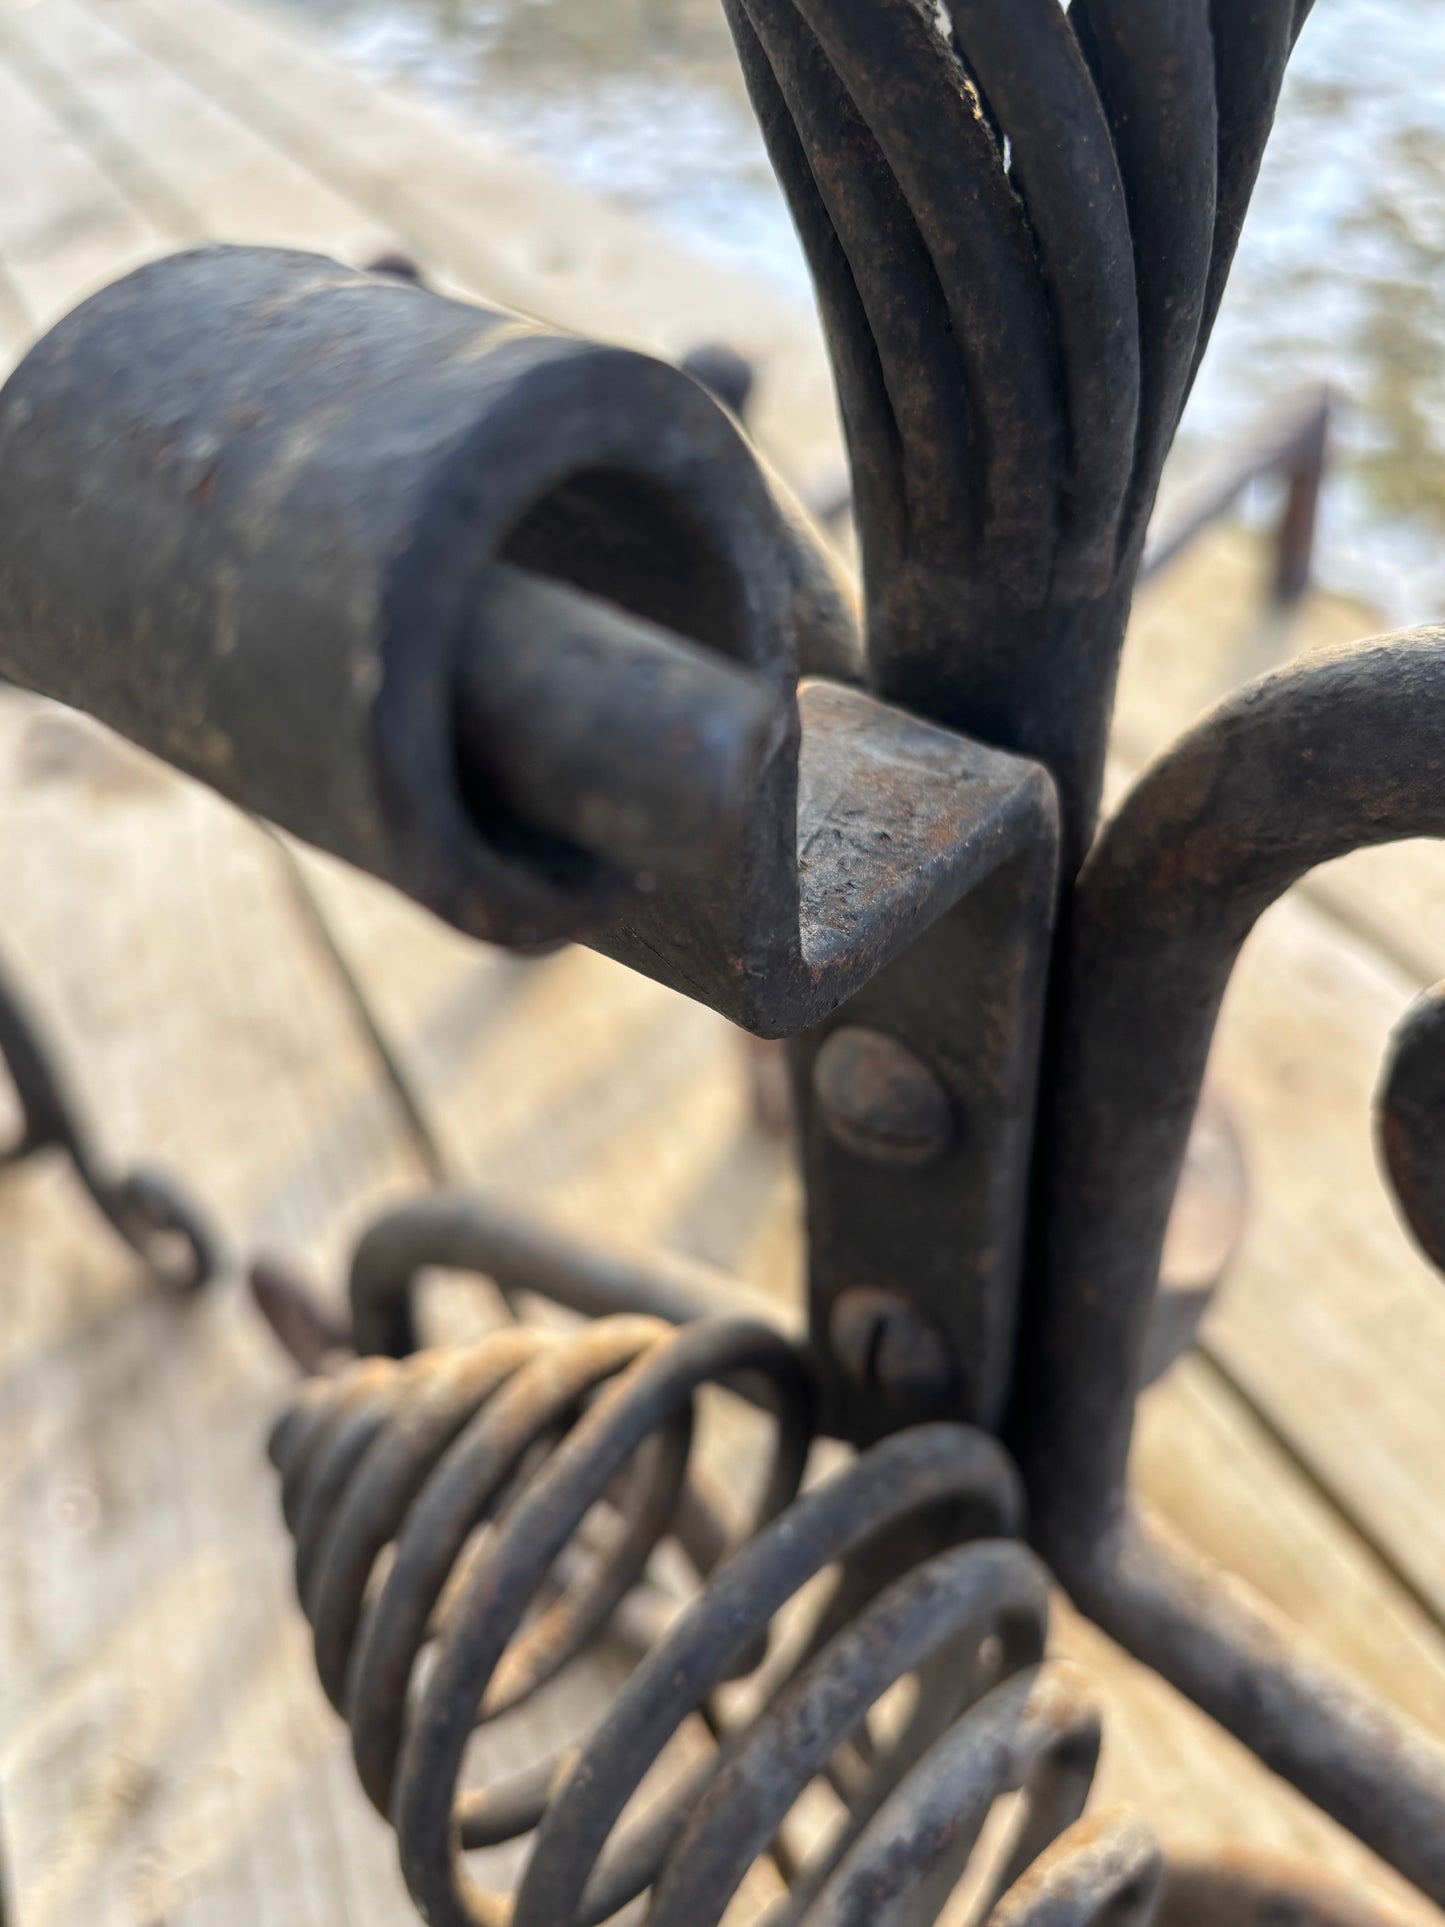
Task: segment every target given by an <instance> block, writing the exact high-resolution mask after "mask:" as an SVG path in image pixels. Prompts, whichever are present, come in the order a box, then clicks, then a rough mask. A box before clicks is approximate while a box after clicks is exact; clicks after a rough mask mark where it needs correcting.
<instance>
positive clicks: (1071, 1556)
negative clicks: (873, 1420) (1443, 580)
mask: <svg viewBox="0 0 1445 1927" xmlns="http://www.w3.org/2000/svg"><path fill="white" fill-rule="evenodd" d="M1442 715H1445V630H1442V629H1425V630H1420V631H1418V632H1415V633H1414V634H1412V635H1407V636H1396V637H1388V638H1385V639H1384V640H1377V641H1371V642H1366V643H1362V644H1357V645H1355V646H1354V647H1352V648H1350V649H1347V650H1343V651H1340V652H1338V653H1334V654H1330V655H1325V656H1319V657H1314V658H1311V659H1309V660H1307V661H1305V662H1302V663H1300V664H1298V665H1295V666H1294V667H1291V668H1289V669H1286V670H1282V671H1280V672H1278V673H1277V674H1275V675H1272V676H1268V677H1266V678H1264V679H1263V680H1262V681H1260V682H1257V683H1255V684H1253V685H1252V686H1250V687H1249V688H1246V689H1244V690H1242V691H1240V692H1239V693H1237V694H1236V695H1234V696H1232V697H1231V698H1230V699H1229V700H1228V701H1227V702H1225V703H1224V704H1223V705H1222V706H1221V707H1220V708H1219V709H1217V710H1216V711H1215V712H1214V713H1213V714H1212V715H1211V716H1210V717H1208V718H1207V719H1206V720H1205V721H1204V722H1203V723H1202V724H1201V725H1200V726H1199V727H1198V728H1197V729H1195V730H1194V731H1192V732H1191V733H1190V734H1189V735H1187V736H1186V737H1185V738H1184V739H1183V740H1182V741H1181V742H1180V743H1178V744H1177V745H1176V746H1175V747H1174V748H1173V749H1172V750H1171V751H1169V753H1168V754H1167V755H1165V756H1164V757H1163V758H1162V759H1161V760H1160V761H1159V762H1158V763H1156V764H1155V765H1154V766H1153V767H1152V768H1151V769H1150V770H1148V771H1146V773H1145V774H1144V776H1143V777H1142V778H1141V779H1140V781H1139V782H1138V784H1137V785H1136V786H1135V788H1134V790H1133V791H1132V792H1131V794H1130V795H1129V797H1128V798H1127V799H1126V801H1125V802H1124V804H1123V805H1122V807H1121V808H1120V810H1119V812H1118V814H1117V815H1116V816H1115V817H1114V819H1113V820H1112V821H1111V822H1110V824H1109V825H1108V826H1107V828H1106V829H1105V830H1104V832H1103V834H1102V836H1101V837H1100V840H1099V843H1098V845H1097V846H1096V848H1095V850H1094V852H1093V854H1092V855H1091V856H1090V858H1089V861H1088V862H1087V863H1086V864H1085V866H1084V869H1083V872H1082V873H1081V875H1080V878H1079V883H1078V888H1077V891H1076V894H1075V897H1074V902H1073V915H1072V926H1071V929H1070V931H1069V933H1068V938H1067V951H1066V956H1065V960H1064V966H1063V981H1062V984H1061V988H1060V1007H1059V1011H1058V1015H1057V1031H1056V1038H1055V1044H1056V1056H1055V1076H1054V1081H1053V1084H1052V1087H1051V1089H1050V1091H1049V1098H1048V1105H1049V1108H1048V1115H1047V1118H1046V1120H1045V1124H1044V1137H1043V1153H1042V1157H1041V1160H1040V1165H1039V1172H1040V1177H1039V1184H1040V1191H1039V1195H1038V1197H1037V1200H1036V1206H1035V1214H1034V1215H1035V1227H1036V1245H1035V1257H1034V1265H1033V1273H1032V1280H1031V1294H1030V1297H1029V1299H1028V1301H1027V1302H1026V1307H1025V1312H1024V1318H1023V1340H1022V1353H1021V1360H1020V1378H1019V1387H1018V1393H1017V1399H1016V1408H1015V1411H1014V1414H1013V1422H1012V1428H1011V1429H1012V1434H1013V1438H1014V1442H1015V1445H1016V1449H1017V1451H1018V1453H1019V1456H1020V1458H1021V1461H1022V1463H1023V1467H1024V1472H1025V1476H1026V1478H1027V1480H1028V1483H1029V1491H1030V1504H1031V1529H1032V1533H1033V1536H1034V1537H1035V1539H1036V1541H1037V1543H1038V1544H1039V1545H1040V1547H1041V1549H1042V1550H1043V1551H1044V1552H1045V1554H1046V1556H1047V1557H1048V1558H1049V1560H1050V1562H1051V1563H1052V1565H1053V1566H1054V1569H1055V1570H1056V1572H1057V1573H1058V1575H1059V1577H1060V1579H1061V1580H1062V1582H1063V1583H1064V1585H1065V1586H1066V1587H1067V1588H1068V1589H1069V1591H1070V1592H1071V1594H1073V1596H1074V1597H1075V1599H1076V1601H1077V1603H1078V1604H1079V1605H1080V1606H1081V1607H1082V1608H1083V1610H1084V1611H1086V1612H1088V1613H1089V1614H1090V1616H1091V1617H1093V1618H1095V1619H1096V1620H1098V1622H1099V1623H1100V1624H1101V1625H1103V1626H1104V1627H1105V1629H1106V1630H1109V1631H1111V1632H1113V1633H1114V1635H1115V1636H1116V1637H1118V1638H1120V1639H1121V1640H1122V1641H1123V1642H1124V1644H1125V1645H1126V1646H1128V1647H1129V1649H1130V1650H1131V1651H1133V1652H1135V1653H1137V1654H1138V1655H1139V1656H1140V1657H1141V1658H1143V1659H1144V1660H1145V1661H1146V1662H1147V1663H1149V1664H1151V1665H1153V1666H1154V1667H1156V1668H1157V1670H1159V1671H1160V1672H1162V1673H1163V1674H1164V1675H1165V1676H1166V1677H1167V1678H1169V1679H1171V1680H1172V1681H1173V1682H1174V1683H1175V1684H1176V1685H1178V1686H1180V1687H1181V1688H1182V1689H1183V1690H1184V1691H1185V1692H1187V1693H1189V1694H1190V1696H1191V1697H1193V1698H1194V1699H1196V1700H1197V1701H1198V1702H1199V1703H1200V1704H1201V1705H1203V1706H1204V1707H1206V1709H1207V1710H1209V1711H1210V1712H1212V1713H1213V1714H1214V1715H1215V1716H1216V1717H1217V1718H1219V1719H1221V1720H1222V1721H1223V1722H1224V1723H1225V1724H1226V1725H1227V1726H1229V1727H1230V1728H1231V1729H1232V1730H1233V1731H1234V1732H1235V1733H1237V1734H1238V1735H1239V1737H1240V1738H1242V1739H1243V1740H1244V1741H1245V1742H1246V1744H1248V1745H1249V1746H1250V1747H1252V1748H1253V1750H1254V1751H1256V1752H1257V1753H1259V1754H1260V1755H1261V1757H1263V1758H1265V1759H1266V1760H1267V1761H1269V1763H1270V1764H1271V1765H1273V1766H1275V1767H1276V1768H1277V1769H1278V1770H1279V1771H1280V1772H1282V1773H1284V1774H1285V1775H1286V1776H1287V1777H1288V1778H1289V1779H1291V1780H1293V1781H1294V1783H1295V1784H1296V1785H1298V1786H1300V1787H1301V1788H1302V1790H1303V1791H1305V1792H1306V1793H1307V1794H1309V1796H1310V1797H1311V1798H1313V1799H1314V1800H1315V1801H1316V1802H1317V1803H1318V1804H1319V1805H1321V1806H1322V1807H1324V1808H1325V1809H1326V1810H1327V1811H1329V1812H1331V1813H1333V1814H1334V1815H1335V1816H1336V1817H1337V1818H1338V1819H1340V1820H1341V1821H1342V1822H1343V1823H1344V1824H1345V1825H1346V1826H1348V1827H1350V1828H1351V1829H1352V1830H1353V1831H1355V1832H1356V1833H1357V1834H1359V1835H1360V1837H1361V1838H1363V1839H1365V1840H1366V1841H1367V1842H1368V1843H1369V1844H1371V1845H1373V1846H1374V1847H1375V1848H1376V1850H1377V1851H1379V1852H1380V1853H1382V1854H1383V1855H1384V1856H1385V1857H1386V1858H1387V1859H1389V1860H1390V1861H1391V1862H1392V1863H1393V1864H1394V1865H1395V1866H1397V1867H1399V1868H1400V1869H1401V1871H1402V1872H1404V1873H1406V1874H1407V1876H1408V1877H1409V1878H1411V1879H1413V1880H1415V1881H1416V1882H1417V1884H1419V1885H1420V1886H1421V1887H1422V1888H1423V1889H1424V1890H1425V1891H1426V1892H1428V1893H1430V1894H1431V1895H1432V1896H1433V1897H1435V1898H1436V1899H1437V1900H1441V1899H1445V1831H1442V1829H1441V1827H1440V1825H1439V1816H1440V1813H1441V1812H1442V1810H1445V1749H1442V1748H1441V1747H1440V1746H1439V1745H1438V1743H1436V1742H1433V1741H1431V1740H1429V1739H1427V1738H1426V1737H1425V1736H1424V1735H1423V1734H1418V1735H1417V1734H1416V1733H1414V1732H1413V1731H1411V1730H1410V1729H1409V1728H1408V1726H1405V1725H1402V1724H1400V1723H1398V1722H1397V1721H1395V1720H1394V1719H1393V1718H1392V1717H1391V1716H1390V1715H1389V1714H1388V1713H1387V1712H1386V1711H1385V1709H1384V1708H1383V1707H1382V1706H1380V1705H1379V1704H1378V1702H1376V1701H1374V1700H1373V1699H1372V1697H1371V1696H1370V1695H1369V1694H1367V1693H1365V1692H1363V1691H1361V1690H1360V1689H1359V1688H1358V1687H1356V1686H1354V1685H1353V1684H1352V1683H1351V1682H1349V1681H1348V1680H1347V1679H1346V1678H1343V1677H1342V1676H1340V1675H1338V1674H1337V1673H1336V1672H1335V1671H1334V1670H1333V1669H1331V1668H1329V1667H1326V1666H1323V1665H1321V1664H1318V1663H1316V1662H1314V1661H1312V1660H1309V1659H1307V1658H1304V1657H1302V1656H1301V1654H1300V1652H1299V1650H1298V1646H1297V1642H1296V1641H1295V1640H1294V1639H1293V1637H1292V1636H1291V1635H1290V1633H1289V1632H1288V1630H1287V1629H1285V1628H1283V1627H1281V1626H1280V1625H1278V1624H1277V1623H1276V1622H1275V1621H1274V1619H1273V1616H1272V1615H1270V1614H1269V1613H1267V1612H1266V1611H1264V1610H1263V1609H1261V1608H1259V1607H1256V1606H1255V1605H1254V1604H1252V1603H1251V1602H1250V1601H1249V1600H1248V1598H1247V1596H1246V1595H1243V1594H1241V1593H1238V1592H1236V1591H1234V1590H1226V1589H1225V1588H1224V1587H1223V1586H1221V1585H1220V1583H1219V1582H1218V1576H1217V1575H1215V1574H1213V1573H1212V1572H1211V1571H1210V1570H1209V1569H1208V1568H1207V1567H1205V1566H1204V1565H1203V1563H1202V1562H1198V1561H1195V1560H1193V1559H1192V1558H1190V1557H1188V1556H1187V1555H1184V1554H1183V1553H1182V1552H1181V1551H1180V1550H1178V1549H1177V1548H1175V1547H1173V1546H1172V1545H1170V1544H1168V1543H1166V1542H1165V1541H1164V1540H1163V1539H1162V1538H1161V1537H1160V1535H1159V1533H1158V1532H1157V1530H1155V1529H1153V1528H1151V1527H1149V1526H1148V1525H1147V1524H1146V1523H1145V1521H1144V1520H1143V1519H1142V1518H1141V1517H1140V1516H1139V1514H1138V1513H1137V1511H1136V1510H1135V1509H1133V1508H1131V1507H1130V1505H1129V1501H1128V1493H1127V1484H1126V1478H1127V1465H1128V1455H1129V1445H1130V1439H1131V1436H1132V1431H1133V1422H1134V1404H1135V1399H1136V1397H1137V1395H1138V1392H1139V1390H1140V1389H1141V1385H1142V1377H1143V1363H1144V1356H1145V1347H1146V1343H1147V1336H1148V1330H1149V1321H1150V1316H1151V1311H1152V1306H1153V1300H1154V1294H1155V1287H1156V1283H1157V1279H1158V1275H1159V1262H1160V1256H1161V1253H1162V1249H1163V1242H1164V1232H1165V1227H1166V1225H1167V1221H1168V1215H1169V1209H1170V1205H1171V1202H1172V1199H1173V1196H1174V1191H1175V1187H1176V1184H1177V1182H1178V1178H1179V1173H1180V1169H1181V1166H1182V1163H1183V1158H1184V1152H1185V1147H1186V1144H1187V1141H1188V1135H1189V1129H1190V1124H1191V1121H1192V1119H1193V1116H1194V1111H1195V1107H1196V1104H1197V1102H1198V1098H1199V1092H1200V1088H1201V1084H1202V1080H1203V1076H1204V1069H1205V1062H1206V1059H1207V1057H1208V1052H1209V1045H1210V1040H1211V1038H1212V1036H1213V1033H1214V1026H1215V1021H1216V1018H1217V1015H1218V1012H1219V1008H1220V1003H1221V1000H1222V998H1223V995H1224V992H1225V989H1226V987H1227V985H1228V982H1229V978H1230V975H1231V973H1232V971H1233V968H1234V964H1235V961H1236V959H1237V957H1238V955H1239V952H1240V948H1241V946H1242V945H1243V943H1244V941H1245V938H1246V937H1247V936H1248V934H1249V932H1250V930H1251V929H1252V928H1253V927H1254V924H1255V922H1256V921H1257V920H1258V918H1259V917H1260V915H1261V914H1262V913H1263V911H1264V910H1266V909H1267V908H1268V907H1269V905H1270V904H1271V903H1273V902H1274V901H1275V900H1276V899H1277V898H1278V897H1279V896H1281V895H1282V894H1283V892H1284V891H1285V890H1286V889H1287V888H1288V887H1289V886H1290V885H1291V884H1292V883H1294V882H1295V881H1296V880H1297V879H1298V878H1300V877H1301V876H1303V875H1304V874H1305V873H1306V872H1307V871H1309V870H1311V869H1313V868H1314V867H1315V866H1316V865H1317V864H1320V863H1324V862H1327V861H1329V860H1330V859H1331V858H1334V857H1338V856H1343V855H1345V854H1346V853H1348V852H1349V851H1351V850H1356V849H1361V848H1364V847H1367V846H1370V845H1374V844H1380V843H1387V842H1392V841H1395V840H1397V839H1400V838H1405V837H1412V836H1441V835H1445V763H1442V759H1441V756H1440V725H1441V717H1442ZM1362 746H1364V747H1365V749H1366V752H1367V753H1366V754H1365V755H1363V756H1362V755H1361V749H1362ZM1437 1037H1438V1005H1437V1006H1426V1008H1425V1010H1424V1011H1423V1013H1421V1014H1419V1015H1417V1017H1416V1018H1415V1020H1414V1021H1413V1022H1412V1024H1411V1025H1409V1026H1408V1027H1407V1030H1406V1032H1405V1034H1404V1036H1403V1038H1402V1041H1401V1045H1400V1047H1399V1049H1398V1051H1397V1056H1396V1062H1395V1068H1394V1072H1393V1074H1392V1076H1391V1078H1390V1080H1389V1082H1388V1084H1387V1093H1388V1108H1387V1117H1388V1118H1392V1119H1393V1120H1394V1122H1393V1126H1389V1125H1387V1134H1386V1143H1387V1146H1389V1147H1390V1149H1391V1155H1390V1165H1391V1169H1392V1171H1393V1172H1395V1173H1397V1174H1399V1175H1400V1176H1401V1177H1402V1178H1403V1182H1402V1183H1401V1186H1400V1188H1401V1191H1402V1195H1403V1196H1404V1197H1405V1199H1406V1203H1407V1208H1408V1210H1409V1214H1410V1217H1411V1221H1412V1223H1413V1224H1414V1225H1415V1226H1416V1227H1417V1229H1418V1228H1420V1227H1422V1226H1423V1227H1424V1228H1425V1232H1426V1235H1427V1236H1428V1231H1429V1225H1430V1223H1431V1221H1432V1219H1433V1220H1434V1221H1436V1222H1438V1218H1439V1211H1440V1207H1439V1205H1438V1203H1437V1202H1436V1201H1435V1199H1434V1197H1433V1195H1432V1190H1431V1185H1430V1180H1429V1178H1428V1177H1427V1175H1426V1172H1425V1170H1424V1168H1423V1166H1424V1156H1423V1155H1422V1153H1425V1152H1428V1147H1429V1144H1430V1142H1431V1141H1432V1138H1433V1140H1434V1141H1436V1142H1438V1128H1439V1127H1438V1113H1437V1114H1435V1115H1434V1116H1433V1117H1432V1116H1431V1115H1430V1113H1429V1111H1428V1108H1426V1109H1424V1110H1422V1108H1421V1104H1420V1099H1421V1097H1422V1096H1424V1097H1428V1095H1429V1094H1430V1091H1431V1089H1432V1088H1433V1089H1435V1090H1439V1089H1440V1088H1441V1079H1440V1054H1439V1049H1438V1045H1437V1041H1436V1040H1437ZM1439 1184H1440V1173H1439V1169H1438V1166H1437V1168H1436V1171H1435V1173H1434V1177H1433V1186H1434V1188H1435V1189H1438V1187H1439ZM1427 1248H1428V1247H1427Z"/></svg>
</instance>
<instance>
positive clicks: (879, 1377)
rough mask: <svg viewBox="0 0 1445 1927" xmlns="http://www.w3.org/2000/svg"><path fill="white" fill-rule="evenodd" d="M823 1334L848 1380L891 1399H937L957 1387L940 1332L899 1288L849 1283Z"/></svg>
mask: <svg viewBox="0 0 1445 1927" xmlns="http://www.w3.org/2000/svg"><path fill="white" fill-rule="evenodd" d="M828 1338H829V1342H830V1344H831V1345H832V1348H833V1356H834V1357H835V1358H836V1359H837V1361H838V1363H839V1365H840V1366H841V1367H842V1369H843V1370H844V1371H845V1372H846V1373H847V1375H848V1377H849V1378H851V1379H852V1381H853V1383H854V1384H855V1385H857V1386H859V1387H860V1388H861V1389H862V1390H863V1391H866V1392H872V1393H874V1394H876V1395H877V1396H878V1397H880V1398H884V1399H887V1400H888V1401H889V1402H890V1403H893V1404H897V1403H900V1402H902V1401H903V1400H905V1399H921V1400H925V1401H927V1402H929V1403H936V1402H937V1401H939V1400H942V1399H945V1398H947V1397H948V1396H949V1394H950V1393H951V1392H952V1391H954V1389H955V1388H956V1386H957V1383H958V1374H957V1372H956V1371H955V1369H954V1364H953V1359H952V1357H951V1355H950V1353H949V1349H948V1344H947V1341H946V1340H945V1338H944V1336H943V1333H942V1332H941V1331H940V1330H939V1329H938V1327H937V1326H936V1325H935V1324H934V1323H933V1321H932V1320H931V1319H930V1318H926V1317H925V1316H924V1315H923V1313H922V1312H920V1311H918V1310H917V1309H916V1307H914V1306H913V1305H911V1304H910V1303H909V1302H908V1300H907V1299H906V1298H905V1297H904V1296H903V1294H902V1293H901V1292H896V1291H888V1290H885V1289H883V1288H881V1287H880V1286H877V1285H853V1286H851V1287H850V1288H849V1289H848V1290H847V1291H845V1292H843V1293H842V1294H841V1296H840V1297H839V1298H838V1299H837V1300H836V1301H835V1302H834V1305H833V1309H832V1312H831V1313H830V1315H829V1319H828Z"/></svg>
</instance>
